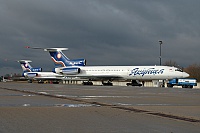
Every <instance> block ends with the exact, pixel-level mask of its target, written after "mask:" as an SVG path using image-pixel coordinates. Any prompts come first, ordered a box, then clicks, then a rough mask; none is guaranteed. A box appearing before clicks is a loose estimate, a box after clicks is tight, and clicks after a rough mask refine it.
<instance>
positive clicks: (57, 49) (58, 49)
mask: <svg viewBox="0 0 200 133" xmlns="http://www.w3.org/2000/svg"><path fill="white" fill-rule="evenodd" d="M63 50H68V48H45V49H44V51H51V52H54V51H63Z"/></svg>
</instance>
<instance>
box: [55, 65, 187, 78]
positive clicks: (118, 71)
mask: <svg viewBox="0 0 200 133" xmlns="http://www.w3.org/2000/svg"><path fill="white" fill-rule="evenodd" d="M70 68H77V66H74V67H70ZM78 68H79V69H80V72H79V73H77V74H72V75H70V74H64V73H63V74H64V75H66V76H73V77H74V76H77V77H87V78H90V77H91V78H95V77H97V78H98V77H102V78H103V77H105V78H106V77H111V78H112V76H113V79H117V78H118V79H119V78H121V79H130V80H137V79H139V80H156V79H173V78H184V77H188V76H189V74H187V73H186V72H183V71H182V70H181V69H178V68H176V67H169V66H83V67H81V66H80V67H78ZM60 70H61V71H62V68H59V70H57V73H59V72H60Z"/></svg>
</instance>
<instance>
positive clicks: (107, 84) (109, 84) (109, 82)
mask: <svg viewBox="0 0 200 133" xmlns="http://www.w3.org/2000/svg"><path fill="white" fill-rule="evenodd" d="M102 84H103V85H104V86H113V83H112V82H111V81H108V82H103V81H102Z"/></svg>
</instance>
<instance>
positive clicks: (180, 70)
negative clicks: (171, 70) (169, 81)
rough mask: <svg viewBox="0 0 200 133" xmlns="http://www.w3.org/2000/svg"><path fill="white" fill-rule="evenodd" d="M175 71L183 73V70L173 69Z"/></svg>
mask: <svg viewBox="0 0 200 133" xmlns="http://www.w3.org/2000/svg"><path fill="white" fill-rule="evenodd" d="M175 71H179V72H183V70H182V69H180V68H177V69H175Z"/></svg>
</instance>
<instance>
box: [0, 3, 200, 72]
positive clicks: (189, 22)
mask: <svg viewBox="0 0 200 133" xmlns="http://www.w3.org/2000/svg"><path fill="white" fill-rule="evenodd" d="M199 7H200V1H198V0H190V1H187V0H168V1H165V0H142V1H141V0H134V1H133V0H123V1H122V0H114V1H113V0H84V1H83V0H42V1H39V0H29V1H27V0H9V1H8V0H3V1H1V4H0V18H1V19H0V25H1V30H0V40H1V48H0V52H1V57H0V59H1V61H0V74H1V75H3V74H5V73H8V72H9V71H11V72H12V73H20V72H21V68H20V66H19V64H18V63H17V62H14V61H15V60H19V59H30V60H32V61H33V63H32V65H34V66H41V67H44V69H45V70H51V69H52V68H53V63H52V61H51V60H50V57H49V55H48V53H46V52H42V51H40V50H30V49H25V48H24V46H26V45H30V46H39V47H44V48H47V47H68V48H69V50H68V51H65V52H64V53H66V55H67V56H68V57H69V58H86V59H87V61H88V65H155V64H159V43H158V40H163V42H164V44H163V45H162V51H163V52H162V53H163V62H165V61H167V60H170V59H171V60H174V61H176V62H177V63H178V64H179V65H180V66H184V67H186V66H188V65H191V64H193V63H199V59H198V57H199V56H200V53H199V48H200V45H199V42H200V37H199V36H200V26H199V23H200V18H199V16H200V9H199ZM5 59H7V61H5Z"/></svg>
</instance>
